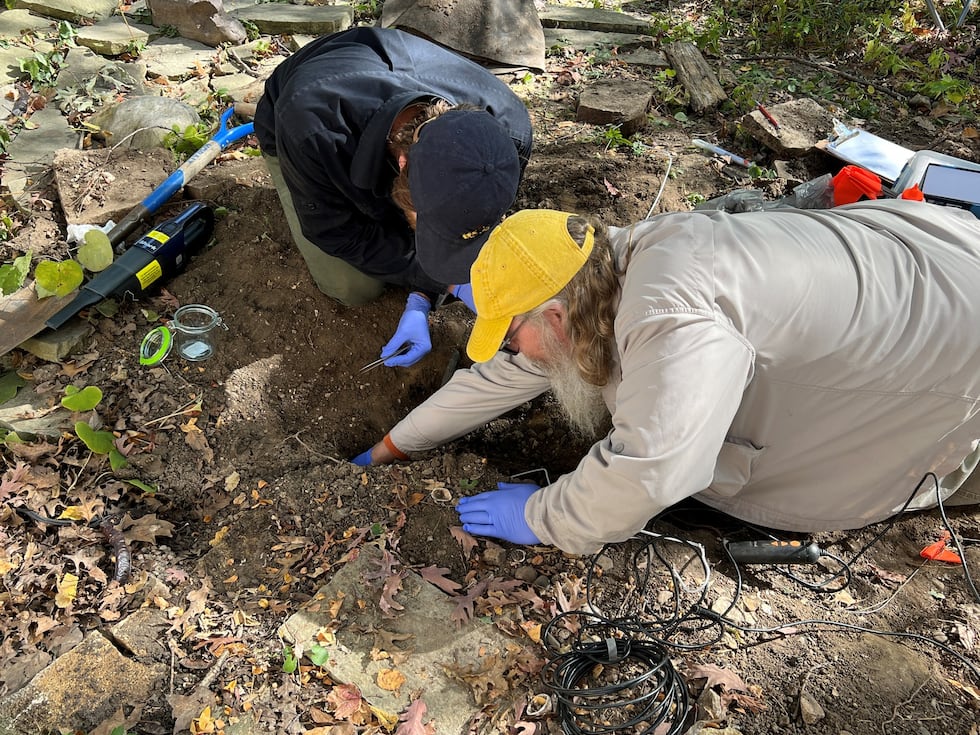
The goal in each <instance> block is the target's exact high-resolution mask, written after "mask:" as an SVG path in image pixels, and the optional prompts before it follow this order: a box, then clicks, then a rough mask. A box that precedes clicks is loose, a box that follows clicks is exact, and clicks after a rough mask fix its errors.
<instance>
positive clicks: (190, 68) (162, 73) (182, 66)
mask: <svg viewBox="0 0 980 735" xmlns="http://www.w3.org/2000/svg"><path fill="white" fill-rule="evenodd" d="M213 54H214V49H213V48H211V47H210V46H207V45H206V44H203V43H199V42H198V41H189V40H188V39H186V38H158V39H156V40H155V41H150V43H148V44H147V45H146V48H145V49H143V53H142V54H140V59H142V60H143V61H144V62H145V63H146V71H147V74H148V75H149V77H150V78H153V77H164V78H166V79H183V78H184V77H186V76H188V75H190V74H192V73H194V72H196V71H197V68H198V64H199V63H200V61H201V59H208V58H210V56H212V55H213Z"/></svg>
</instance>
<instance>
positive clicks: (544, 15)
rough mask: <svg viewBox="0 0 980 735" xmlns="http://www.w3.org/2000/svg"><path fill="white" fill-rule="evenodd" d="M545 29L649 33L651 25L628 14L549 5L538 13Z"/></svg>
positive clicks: (598, 9)
mask: <svg viewBox="0 0 980 735" xmlns="http://www.w3.org/2000/svg"><path fill="white" fill-rule="evenodd" d="M538 16H539V17H540V18H541V25H542V26H544V27H545V28H574V29H576V30H580V31H603V32H604V33H649V32H650V24H649V23H647V22H646V21H644V20H641V19H640V18H634V17H633V16H632V15H627V14H626V13H618V12H616V11H615V10H602V9H600V8H566V7H562V6H560V5H548V6H546V7H545V8H544V9H543V10H541V11H540V12H539V13H538Z"/></svg>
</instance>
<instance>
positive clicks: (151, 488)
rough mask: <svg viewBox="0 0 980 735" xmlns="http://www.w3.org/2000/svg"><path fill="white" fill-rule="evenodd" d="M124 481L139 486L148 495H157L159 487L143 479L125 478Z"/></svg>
mask: <svg viewBox="0 0 980 735" xmlns="http://www.w3.org/2000/svg"><path fill="white" fill-rule="evenodd" d="M123 482H126V483H129V484H130V485H132V486H133V487H138V488H139V489H140V490H142V491H143V492H144V493H146V494H147V495H156V492H157V489H156V488H155V487H154V486H153V485H148V484H147V483H145V482H143V481H142V480H123Z"/></svg>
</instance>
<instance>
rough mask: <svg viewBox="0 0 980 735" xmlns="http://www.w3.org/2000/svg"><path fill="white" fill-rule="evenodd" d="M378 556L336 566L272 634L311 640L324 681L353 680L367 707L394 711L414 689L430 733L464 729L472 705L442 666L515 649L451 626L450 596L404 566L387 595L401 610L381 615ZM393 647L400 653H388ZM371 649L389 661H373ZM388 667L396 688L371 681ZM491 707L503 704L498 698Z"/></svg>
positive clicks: (501, 639)
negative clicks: (322, 659)
mask: <svg viewBox="0 0 980 735" xmlns="http://www.w3.org/2000/svg"><path fill="white" fill-rule="evenodd" d="M380 560H381V552H380V551H378V550H377V549H375V548H374V547H365V548H363V549H362V550H361V552H360V554H359V556H358V557H357V559H355V560H354V561H351V562H349V563H348V564H347V565H345V566H344V567H342V568H341V569H340V570H339V571H338V572H337V573H336V574H335V575H334V577H333V579H331V580H330V582H329V583H328V584H327V585H325V586H324V587H322V588H321V589H320V590H319V591H318V592H317V594H316V595H315V597H314V598H313V599H312V600H311V601H310V602H309V603H307V605H306V606H305V607H304V609H303V610H301V611H300V612H298V613H296V614H295V615H293V616H292V617H290V618H289V620H287V621H286V623H285V624H284V625H283V626H282V628H281V629H280V631H279V632H280V634H281V635H282V636H283V637H284V638H285V639H286V640H288V641H290V642H291V643H293V645H294V646H295V647H297V648H300V647H301V648H303V649H304V650H306V651H308V650H309V648H310V646H311V645H313V644H315V643H320V645H322V646H324V647H325V648H326V649H327V651H328V653H329V656H330V658H329V660H328V661H327V663H326V667H327V669H328V670H329V672H330V676H331V678H332V679H334V680H335V681H338V682H343V683H347V684H354V685H356V686H357V688H358V689H360V691H361V695H362V696H363V697H364V699H366V700H368V701H369V702H370V703H371V704H372V705H373V706H375V707H378V708H380V709H382V710H385V711H386V712H388V713H390V714H392V715H397V714H398V713H399V712H402V711H403V710H404V709H405V708H406V707H407V706H408V705H409V704H410V703H411V701H412V699H411V695H412V693H413V692H419V691H422V695H421V698H422V700H423V702H424V703H425V705H426V707H427V718H429V717H431V718H432V724H433V726H434V727H435V732H438V733H439V734H440V735H464V733H469V732H470V730H469V728H468V725H467V723H468V722H469V720H470V719H471V717H472V716H473V715H475V714H477V713H478V712H479V711H480V707H479V706H478V705H477V704H476V703H475V701H474V698H473V694H472V693H471V691H470V689H469V688H468V687H467V686H465V685H464V684H462V683H460V682H459V681H457V680H456V679H453V678H450V677H449V676H448V675H447V674H446V668H445V667H449V668H450V669H451V670H468V671H482V670H484V669H485V668H486V667H487V666H489V665H491V664H490V662H491V661H494V660H496V661H497V664H496V665H497V666H500V665H501V664H506V663H507V661H508V660H509V659H511V658H512V657H513V656H515V655H516V653H517V652H518V651H520V650H521V648H522V646H521V645H520V644H519V643H518V642H517V641H514V640H512V639H510V638H507V637H506V636H504V635H503V633H501V632H500V631H499V630H498V629H497V628H496V627H494V626H493V625H490V624H487V623H484V622H482V621H480V620H473V621H471V622H469V623H468V624H466V625H464V626H463V627H462V628H460V629H457V628H456V625H455V624H454V623H453V622H452V620H451V618H450V615H451V614H452V612H453V610H454V608H455V605H454V603H453V602H452V599H451V598H450V597H448V596H447V595H445V594H444V593H443V592H442V591H440V590H439V589H437V588H436V587H434V586H433V585H431V584H429V583H428V582H426V581H425V580H423V579H422V578H421V577H420V576H419V575H417V574H415V573H414V572H411V571H407V572H406V576H405V578H404V579H403V580H402V585H401V591H399V592H398V593H397V594H396V595H394V596H393V599H394V600H395V601H396V602H397V603H398V604H400V605H402V606H403V607H404V610H400V611H397V612H395V617H386V616H385V615H384V614H383V613H382V610H381V608H380V606H379V600H380V597H381V589H380V586H377V583H376V582H374V581H370V580H368V579H367V575H370V574H372V573H376V572H377V571H378V570H379V569H380V566H379V565H380V563H381V561H380ZM398 568H399V569H401V566H400V565H399V567H398ZM338 608H339V610H338ZM331 610H333V611H334V612H335V613H336V617H334V615H333V614H331ZM328 629H330V630H335V634H334V640H333V641H332V642H331V641H330V640H329V636H327V637H326V638H325V639H323V640H320V639H318V638H317V634H318V633H320V632H322V631H324V630H328ZM395 646H399V647H401V650H397V649H395V650H393V648H394V647H395ZM378 649H386V650H388V651H389V653H391V654H393V655H395V656H396V658H395V659H392V658H378V657H377V650H378ZM372 652H374V653H375V655H374V656H372ZM402 658H403V659H404V660H401V659H402ZM393 661H400V662H399V663H393ZM391 669H394V670H396V671H397V672H400V674H401V675H403V676H404V677H405V680H404V684H403V685H402V686H401V687H400V688H398V690H397V691H389V690H386V689H383V688H381V687H380V686H378V682H379V679H378V677H379V674H382V672H384V671H385V670H391ZM382 675H383V674H382ZM496 704H497V705H498V706H500V707H503V706H504V703H503V702H502V701H501V700H499V699H498V700H496Z"/></svg>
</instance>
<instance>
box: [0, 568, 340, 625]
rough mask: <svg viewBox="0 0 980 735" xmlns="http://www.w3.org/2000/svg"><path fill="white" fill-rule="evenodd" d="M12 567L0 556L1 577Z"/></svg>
mask: <svg viewBox="0 0 980 735" xmlns="http://www.w3.org/2000/svg"><path fill="white" fill-rule="evenodd" d="M13 568H14V565H13V564H11V563H10V560H9V559H7V558H0V577H2V576H3V575H4V574H6V573H7V572H9V571H11V570H12V569H13ZM334 617H337V616H336V615H334Z"/></svg>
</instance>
